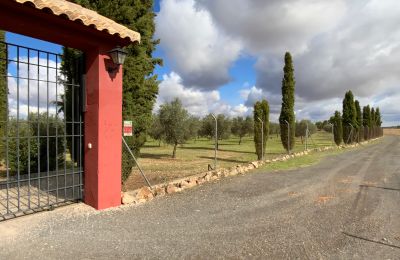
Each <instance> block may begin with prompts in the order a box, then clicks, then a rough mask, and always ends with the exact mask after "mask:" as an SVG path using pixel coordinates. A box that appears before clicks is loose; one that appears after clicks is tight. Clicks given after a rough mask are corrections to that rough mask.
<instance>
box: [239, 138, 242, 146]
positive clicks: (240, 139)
mask: <svg viewBox="0 0 400 260" xmlns="http://www.w3.org/2000/svg"><path fill="white" fill-rule="evenodd" d="M241 143H242V137H241V136H239V145H241Z"/></svg>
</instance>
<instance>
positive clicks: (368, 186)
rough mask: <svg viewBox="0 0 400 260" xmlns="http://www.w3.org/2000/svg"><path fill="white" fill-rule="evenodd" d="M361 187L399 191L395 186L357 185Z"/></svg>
mask: <svg viewBox="0 0 400 260" xmlns="http://www.w3.org/2000/svg"><path fill="white" fill-rule="evenodd" d="M359 186H360V187H361V188H376V189H383V190H394V191H400V189H395V188H388V187H379V186H374V185H359Z"/></svg>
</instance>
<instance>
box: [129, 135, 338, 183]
mask: <svg viewBox="0 0 400 260" xmlns="http://www.w3.org/2000/svg"><path fill="white" fill-rule="evenodd" d="M332 145H333V135H332V131H331V129H326V130H321V131H316V130H315V131H314V130H313V131H312V132H311V131H309V132H308V135H305V134H304V135H298V136H295V137H294V146H293V149H292V150H291V152H301V151H304V150H305V149H314V148H320V147H325V146H332ZM214 147H215V140H214V138H213V137H209V138H207V137H199V138H195V139H191V140H188V141H187V142H185V143H184V144H180V145H179V146H178V148H177V154H176V158H175V159H174V158H172V153H173V146H172V145H168V144H166V143H164V142H163V141H162V140H154V139H151V138H148V139H147V142H146V143H145V145H144V147H142V148H141V152H140V156H138V161H139V163H140V165H141V166H142V168H143V171H144V172H145V174H146V176H147V177H148V179H149V181H150V182H151V184H158V183H162V182H166V181H170V180H173V179H177V178H183V177H186V176H190V175H194V174H198V173H203V172H207V171H208V170H209V168H208V165H214V159H215V157H214V155H215V153H214ZM264 153H265V156H264V157H265V160H271V159H273V158H276V157H278V156H281V155H284V154H287V150H286V149H285V148H284V146H283V145H282V140H281V135H280V133H279V131H275V132H271V133H269V135H266V137H265V150H264ZM122 158H123V165H129V162H130V163H131V164H132V165H131V168H129V167H128V168H124V171H125V172H126V173H128V174H129V173H131V175H130V177H129V178H128V179H127V180H126V181H125V183H124V186H125V189H135V188H139V187H142V186H145V185H146V181H145V179H144V178H143V177H142V176H141V174H140V171H139V170H138V168H136V167H133V165H134V163H133V162H132V157H131V156H130V155H129V153H128V151H127V150H126V149H125V148H123V152H122ZM256 160H257V155H256V153H255V143H254V138H253V136H252V135H246V136H244V137H242V138H240V137H238V136H234V135H230V136H229V138H225V139H220V140H218V153H217V166H218V168H229V167H234V166H236V165H238V164H246V163H249V162H252V161H256Z"/></svg>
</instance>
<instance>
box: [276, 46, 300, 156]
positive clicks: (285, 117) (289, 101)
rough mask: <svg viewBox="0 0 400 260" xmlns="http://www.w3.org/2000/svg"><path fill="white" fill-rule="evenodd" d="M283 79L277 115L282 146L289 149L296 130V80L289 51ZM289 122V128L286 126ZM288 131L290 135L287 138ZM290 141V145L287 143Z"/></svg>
mask: <svg viewBox="0 0 400 260" xmlns="http://www.w3.org/2000/svg"><path fill="white" fill-rule="evenodd" d="M283 73H284V75H283V79H282V108H281V114H280V116H279V124H280V127H281V141H282V145H283V147H284V148H285V149H286V150H287V151H290V150H292V149H293V147H294V144H295V132H296V131H295V130H296V118H295V115H294V102H295V85H296V81H295V78H294V68H293V61H292V56H291V55H290V53H289V52H286V54H285V67H284V68H283ZM287 123H289V126H290V129H288V127H287ZM288 130H290V131H288ZM288 132H290V136H289V138H288ZM288 139H289V142H290V147H289V144H288Z"/></svg>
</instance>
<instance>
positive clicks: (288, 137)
mask: <svg viewBox="0 0 400 260" xmlns="http://www.w3.org/2000/svg"><path fill="white" fill-rule="evenodd" d="M285 122H286V124H287V126H288V128H287V129H288V136H287V139H288V149H287V150H288V154H290V124H289V122H288V121H287V120H285Z"/></svg>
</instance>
